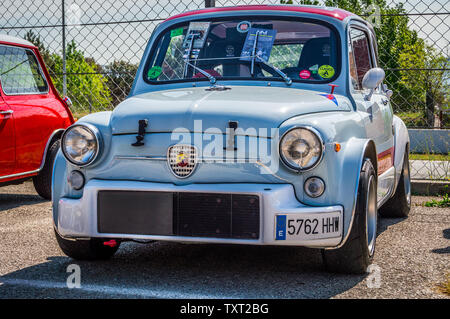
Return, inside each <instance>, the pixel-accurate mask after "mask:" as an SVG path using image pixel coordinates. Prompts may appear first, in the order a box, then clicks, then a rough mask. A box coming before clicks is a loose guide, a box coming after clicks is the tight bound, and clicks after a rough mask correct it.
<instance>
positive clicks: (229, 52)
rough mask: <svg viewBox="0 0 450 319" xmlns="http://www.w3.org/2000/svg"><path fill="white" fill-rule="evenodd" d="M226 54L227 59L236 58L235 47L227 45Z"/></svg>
mask: <svg viewBox="0 0 450 319" xmlns="http://www.w3.org/2000/svg"><path fill="white" fill-rule="evenodd" d="M225 54H226V56H227V57H234V46H232V45H227V47H226V48H225Z"/></svg>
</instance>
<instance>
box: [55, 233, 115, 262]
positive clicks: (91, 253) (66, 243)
mask: <svg viewBox="0 0 450 319" xmlns="http://www.w3.org/2000/svg"><path fill="white" fill-rule="evenodd" d="M55 236H56V241H57V242H58V245H59V247H60V248H61V250H62V251H63V253H64V254H66V255H67V256H69V257H71V258H73V259H77V260H104V259H109V258H111V257H112V256H113V255H114V254H115V253H116V251H117V249H119V246H120V241H117V240H115V241H114V242H113V243H112V244H111V245H105V243H107V242H109V241H110V240H109V239H106V238H91V239H83V240H81V239H80V240H75V239H74V240H69V239H65V238H63V237H61V236H60V235H59V234H58V232H57V231H56V230H55Z"/></svg>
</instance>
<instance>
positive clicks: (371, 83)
mask: <svg viewBox="0 0 450 319" xmlns="http://www.w3.org/2000/svg"><path fill="white" fill-rule="evenodd" d="M385 76H386V74H385V73H384V70H383V69H380V68H373V69H370V70H369V71H367V73H366V75H364V78H363V81H362V86H363V88H364V89H369V90H370V93H369V94H368V95H366V97H365V99H366V101H370V99H371V98H372V94H373V91H374V90H375V89H376V88H377V87H378V86H379V85H380V84H381V82H383V81H384V78H385Z"/></svg>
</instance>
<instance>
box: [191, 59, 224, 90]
mask: <svg viewBox="0 0 450 319" xmlns="http://www.w3.org/2000/svg"><path fill="white" fill-rule="evenodd" d="M184 62H185V63H186V64H187V65H189V66H190V67H192V68H194V69H195V70H197V71H198V72H200V73H201V74H203V75H204V76H205V77H207V78H208V80H209V83H211V85H214V84H216V81H217V80H216V78H215V77H214V76H212V75H211V74H209V73H208V72H206V71H205V70H202V69H200V68H199V67H198V66H195V65H194V64H192V63H190V62H188V60H187V59H186V60H185V61H184Z"/></svg>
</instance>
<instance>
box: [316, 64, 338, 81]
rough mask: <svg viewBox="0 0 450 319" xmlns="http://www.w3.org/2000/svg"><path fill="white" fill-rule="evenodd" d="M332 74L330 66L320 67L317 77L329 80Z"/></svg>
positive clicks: (332, 69) (332, 70)
mask: <svg viewBox="0 0 450 319" xmlns="http://www.w3.org/2000/svg"><path fill="white" fill-rule="evenodd" d="M334 73H335V71H334V68H333V67H332V66H331V65H322V66H321V67H320V68H319V75H320V76H321V77H322V78H324V79H331V78H332V77H333V76H334Z"/></svg>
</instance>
